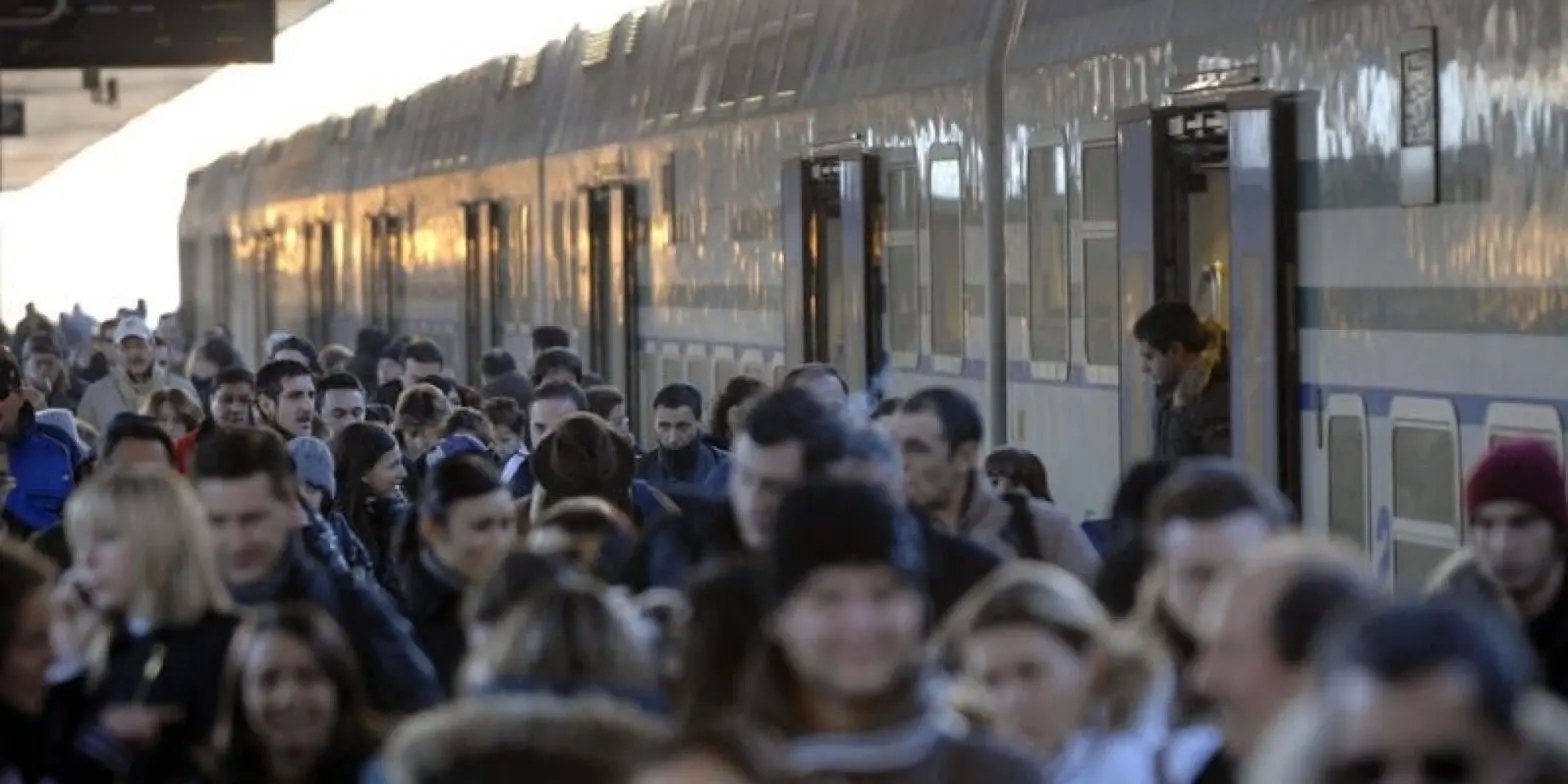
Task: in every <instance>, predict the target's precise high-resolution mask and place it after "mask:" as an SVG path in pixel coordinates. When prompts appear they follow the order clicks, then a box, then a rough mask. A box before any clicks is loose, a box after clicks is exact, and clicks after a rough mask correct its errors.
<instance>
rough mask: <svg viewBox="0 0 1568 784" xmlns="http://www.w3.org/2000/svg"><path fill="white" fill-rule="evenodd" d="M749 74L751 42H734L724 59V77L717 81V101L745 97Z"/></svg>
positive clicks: (730, 100)
mask: <svg viewBox="0 0 1568 784" xmlns="http://www.w3.org/2000/svg"><path fill="white" fill-rule="evenodd" d="M750 75H751V44H750V42H749V41H748V42H747V43H739V44H734V45H732V46H731V47H730V50H729V54H728V55H727V56H726V57H725V59H724V77H723V80H722V81H720V82H719V103H720V104H721V105H722V104H729V103H735V102H737V101H740V100H743V99H745V97H746V84H747V77H748V76H750Z"/></svg>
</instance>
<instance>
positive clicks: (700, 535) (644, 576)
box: [536, 389, 848, 591]
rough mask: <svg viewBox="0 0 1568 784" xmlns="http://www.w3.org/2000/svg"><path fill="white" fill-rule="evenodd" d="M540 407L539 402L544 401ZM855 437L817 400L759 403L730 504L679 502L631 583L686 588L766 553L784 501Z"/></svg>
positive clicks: (649, 536) (792, 395)
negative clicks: (700, 570) (737, 558)
mask: <svg viewBox="0 0 1568 784" xmlns="http://www.w3.org/2000/svg"><path fill="white" fill-rule="evenodd" d="M536 400H537V398H536ZM847 439H848V431H847V429H846V428H845V426H844V422H843V420H841V419H839V418H838V417H835V416H833V415H832V414H831V413H829V412H828V410H827V409H826V408H823V406H822V404H821V403H820V402H818V401H817V399H816V398H815V397H813V396H812V395H811V393H809V392H807V391H805V390H803V389H781V390H778V391H777V392H774V393H772V394H769V395H767V396H766V397H764V398H763V399H762V400H761V401H759V402H758V403H757V406H756V408H754V409H753V410H752V412H751V415H750V416H748V417H747V418H746V423H745V426H744V427H742V428H741V431H740V432H739V433H737V434H736V436H735V443H734V447H735V451H734V452H732V453H731V454H730V469H731V470H730V475H729V482H728V484H727V486H726V488H725V495H724V497H722V498H710V497H707V494H701V495H699V494H694V493H682V494H677V495H676V496H674V500H675V503H676V505H677V506H679V507H680V510H681V513H680V514H679V515H676V516H672V517H669V518H666V519H665V520H663V521H661V523H660V524H659V525H657V526H654V527H652V528H650V529H647V530H645V531H644V532H643V534H642V537H641V539H640V540H639V541H638V552H637V553H636V554H634V555H633V557H632V561H631V568H630V570H629V572H628V574H627V578H626V582H627V583H628V585H630V586H631V587H632V588H633V589H634V590H639V591H640V590H643V589H645V588H649V587H653V586H663V587H668V588H677V589H679V588H682V587H684V586H685V584H686V576H687V575H688V574H690V573H691V571H692V570H693V569H696V568H697V567H699V566H700V565H701V564H703V563H705V562H708V561H712V560H716V559H719V558H723V557H726V556H728V555H733V554H736V553H743V552H750V553H762V552H765V551H766V550H767V547H768V543H769V542H771V541H772V540H773V529H774V524H775V521H776V515H777V513H778V505H779V502H780V500H782V499H783V497H784V495H785V494H786V493H788V492H789V491H790V490H793V489H794V488H796V487H799V486H800V485H801V484H802V483H804V482H805V481H807V480H808V479H811V478H817V477H821V476H823V475H824V473H825V472H826V471H827V470H828V468H829V467H830V466H831V465H833V464H834V463H835V462H836V461H838V460H839V459H841V458H842V457H843V456H844V452H845V448H846V442H847Z"/></svg>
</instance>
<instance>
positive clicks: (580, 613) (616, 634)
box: [461, 576, 668, 713]
mask: <svg viewBox="0 0 1568 784" xmlns="http://www.w3.org/2000/svg"><path fill="white" fill-rule="evenodd" d="M652 636H653V630H652V628H651V626H650V625H649V624H647V623H646V622H645V621H644V620H643V619H642V618H640V617H639V616H638V615H637V614H636V612H635V610H632V609H630V608H627V607H623V606H619V605H618V604H617V603H616V602H614V601H613V600H611V599H610V598H609V595H608V592H607V590H606V589H605V588H604V586H602V585H599V584H597V583H596V582H594V581H592V580H590V579H588V578H586V577H581V576H579V577H577V578H575V579H573V578H567V579H563V580H561V581H560V583H559V584H557V585H547V586H541V587H540V588H539V589H538V590H536V591H533V592H531V593H530V594H529V595H528V596H527V597H526V598H525V599H524V600H523V601H522V602H521V603H520V604H519V605H518V606H517V607H515V608H514V609H513V610H512V611H511V612H510V613H508V614H507V618H506V619H505V620H504V621H502V623H501V625H500V627H499V628H497V629H496V631H495V632H494V633H493V634H491V635H489V639H488V640H487V641H486V644H485V645H484V646H482V647H480V648H476V649H475V650H474V651H473V652H472V653H470V654H469V656H468V660H467V661H465V662H464V664H463V677H462V681H461V690H462V691H463V692H465V693H468V694H496V693H501V694H553V695H557V696H561V697H577V696H588V695H600V696H604V697H609V698H611V699H613V700H616V701H618V702H621V703H623V704H627V705H631V706H635V707H637V708H639V709H641V710H644V711H647V712H650V713H664V712H665V711H666V710H667V707H668V705H667V702H666V701H665V699H664V695H663V693H662V691H661V690H660V689H659V686H658V684H659V675H658V665H657V662H656V661H655V658H654V654H653V650H652V639H651V638H652Z"/></svg>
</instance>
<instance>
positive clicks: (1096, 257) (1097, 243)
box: [1083, 236, 1122, 366]
mask: <svg viewBox="0 0 1568 784" xmlns="http://www.w3.org/2000/svg"><path fill="white" fill-rule="evenodd" d="M1117 264H1118V261H1117V248H1116V238H1115V237H1114V236H1111V237H1088V238H1085V239H1084V241H1083V298H1084V347H1085V349H1086V353H1087V356H1086V357H1085V360H1086V361H1087V362H1088V363H1089V364H1091V365H1105V366H1113V365H1116V364H1117V363H1118V362H1120V361H1121V353H1120V350H1121V340H1122V336H1121V330H1120V327H1119V324H1118V319H1117V313H1118V311H1119V308H1120V306H1121V302H1120V293H1119V291H1118V288H1119V283H1118V282H1119V281H1120V280H1121V274H1120V272H1119V270H1118V269H1117Z"/></svg>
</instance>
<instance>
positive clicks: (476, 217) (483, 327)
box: [461, 202, 493, 382]
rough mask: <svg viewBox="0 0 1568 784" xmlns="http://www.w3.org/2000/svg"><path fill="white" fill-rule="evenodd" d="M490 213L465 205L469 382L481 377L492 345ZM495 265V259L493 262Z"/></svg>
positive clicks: (479, 206) (465, 346)
mask: <svg viewBox="0 0 1568 784" xmlns="http://www.w3.org/2000/svg"><path fill="white" fill-rule="evenodd" d="M488 212H489V211H488V210H486V209H485V205H484V204H483V203H482V202H467V203H465V204H464V205H463V313H462V319H461V321H462V323H463V351H462V357H463V367H464V368H466V372H467V373H468V377H469V381H470V382H472V381H474V380H475V379H477V378H478V374H479V360H480V358H481V357H483V356H484V353H485V349H487V348H489V344H490V336H489V334H488V333H489V331H490V313H489V311H490V303H491V298H492V294H491V290H490V271H489V270H488V269H487V266H486V256H487V255H488V253H487V251H488V250H489V245H490V243H489V241H488V232H487V231H486V228H485V219H486V218H487V217H488V214H487V213H488ZM492 263H493V260H492Z"/></svg>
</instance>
